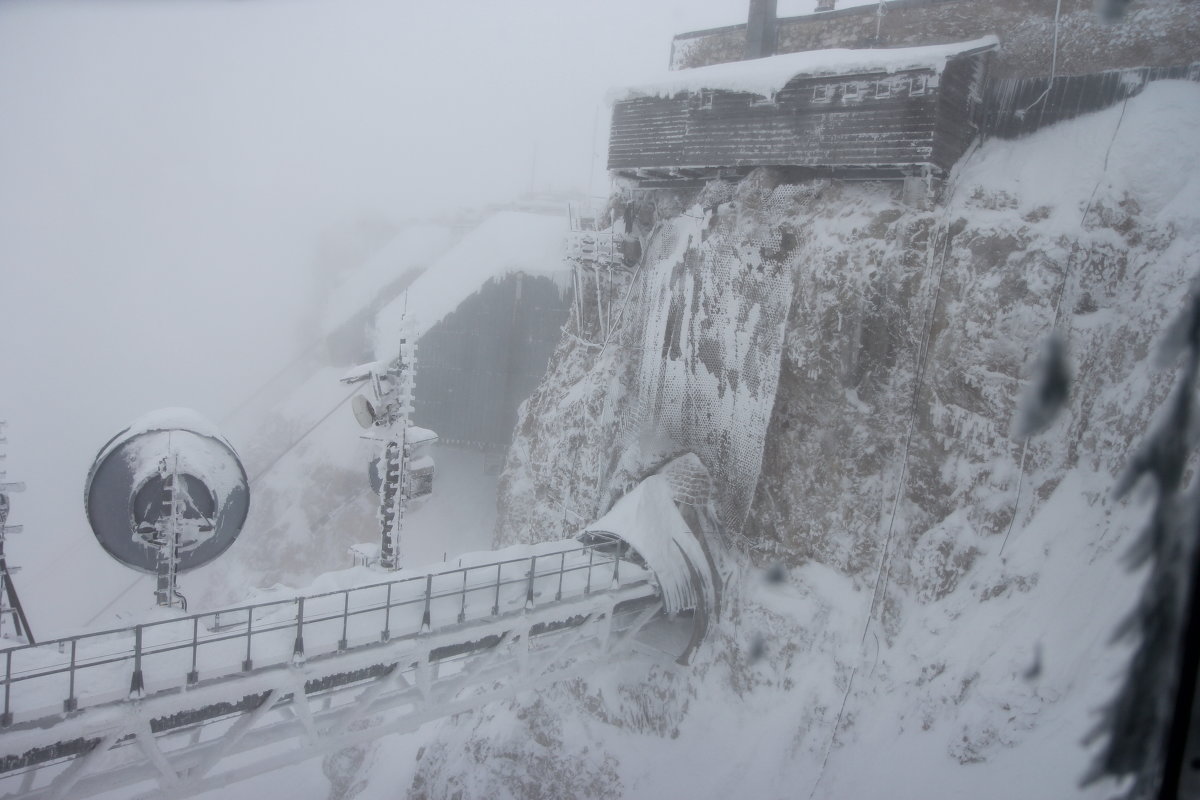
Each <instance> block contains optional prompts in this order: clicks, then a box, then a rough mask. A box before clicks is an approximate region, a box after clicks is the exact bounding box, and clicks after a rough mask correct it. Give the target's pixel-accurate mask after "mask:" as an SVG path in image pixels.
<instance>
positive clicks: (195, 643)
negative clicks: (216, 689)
mask: <svg viewBox="0 0 1200 800" xmlns="http://www.w3.org/2000/svg"><path fill="white" fill-rule="evenodd" d="M199 645H200V617H199V616H195V617H192V671H191V672H189V673H188V674H187V683H188V686H194V685H195V684H197V683H199V681H200V671H199V670H198V669H196V649H197V648H198V647H199Z"/></svg>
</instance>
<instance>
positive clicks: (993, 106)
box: [981, 53, 1200, 139]
mask: <svg viewBox="0 0 1200 800" xmlns="http://www.w3.org/2000/svg"><path fill="white" fill-rule="evenodd" d="M1198 55H1200V53H1198ZM1166 79H1182V80H1193V81H1200V62H1198V63H1195V64H1192V65H1190V66H1178V67H1143V68H1141V69H1121V70H1116V69H1114V70H1108V71H1106V72H1098V73H1095V74H1092V75H1069V76H1067V75H1063V76H1059V77H1057V78H1055V79H1054V80H1053V81H1051V80H1050V78H1049V77H1044V78H1007V79H1003V80H998V81H989V82H988V84H987V87H986V92H985V95H984V103H983V113H982V114H981V118H982V121H981V127H982V129H983V131H984V133H986V134H988V135H990V136H999V137H1001V138H1009V139H1011V138H1015V137H1018V136H1023V135H1024V134H1027V133H1033V132H1034V131H1036V130H1038V129H1039V128H1043V127H1045V126H1046V125H1052V124H1054V123H1055V122H1061V121H1062V120H1066V119H1072V118H1074V117H1077V116H1079V115H1080V114H1086V113H1087V112H1089V111H1098V110H1100V109H1102V108H1107V107H1109V106H1111V105H1114V104H1116V103H1118V102H1120V101H1122V100H1124V99H1125V98H1127V97H1132V96H1134V95H1136V94H1139V93H1140V92H1141V91H1142V89H1144V88H1145V87H1146V84H1148V83H1150V82H1151V81H1157V80H1166ZM1047 88H1049V91H1046V90H1047Z"/></svg>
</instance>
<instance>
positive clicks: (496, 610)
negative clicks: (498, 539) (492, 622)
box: [492, 564, 501, 617]
mask: <svg viewBox="0 0 1200 800" xmlns="http://www.w3.org/2000/svg"><path fill="white" fill-rule="evenodd" d="M500 566H501V565H500V564H497V565H496V602H494V603H492V616H493V617H494V616H496V615H497V614H499V613H500Z"/></svg>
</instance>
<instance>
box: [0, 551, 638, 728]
mask: <svg viewBox="0 0 1200 800" xmlns="http://www.w3.org/2000/svg"><path fill="white" fill-rule="evenodd" d="M585 554H586V561H585V560H584V555H585ZM556 555H557V556H559V557H558V558H554V556H556ZM598 556H599V557H598ZM575 557H578V558H577V559H576V558H575ZM568 559H571V560H577V561H578V562H579V563H568ZM622 559H625V560H628V557H627V556H622V554H621V552H620V550H619V549H612V544H611V543H609V542H600V543H594V544H589V545H582V546H579V547H574V548H570V549H566V550H557V551H551V552H547V553H541V554H531V555H529V556H524V557H520V558H509V559H503V560H501V561H492V562H488V563H484V564H474V565H469V566H460V567H455V568H452V569H446V570H442V571H440V572H430V573H426V574H424V575H414V576H410V577H405V578H400V579H397V580H393V581H381V582H379V583H372V584H366V585H363V586H352V587H349V588H346V589H335V590H331V591H325V592H317V593H314V594H308V595H298V596H295V597H292V598H287V599H279V600H267V601H264V602H260V603H249V604H246V605H241V606H234V607H232V608H224V609H220V610H217V611H207V612H202V613H196V614H190V615H187V616H182V617H177V618H174V619H166V620H157V621H153V622H147V623H142V624H139V625H134V626H130V627H126V628H112V629H106V630H102V631H89V632H86V633H82V634H77V635H74V636H66V637H61V638H58V639H51V640H48V641H43V642H39V643H37V644H24V645H19V646H16V647H12V648H9V649H8V650H5V651H4V660H3V665H0V666H2V668H3V686H4V701H3V702H4V707H3V712H2V713H0V731H2V730H3V729H4V728H6V727H8V726H11V725H12V724H13V719H14V712H13V703H12V700H13V691H12V687H13V686H14V685H18V684H24V683H26V682H28V681H34V680H37V679H45V678H49V677H52V676H56V675H66V676H67V680H66V681H64V683H65V684H66V685H65V686H64V687H63V690H64V691H65V697H63V711H64V712H73V711H76V710H78V709H79V707H80V703H81V699H82V700H84V701H86V697H84V698H81V697H80V696H79V692H78V688H79V686H80V685H81V682H80V681H79V676H80V674H81V673H84V674H85V675H86V674H89V673H88V671H89V670H94V669H96V668H99V667H104V666H108V665H112V664H117V663H121V662H127V661H130V660H131V659H132V661H133V665H132V672H131V673H125V675H126V676H127V677H128V679H129V688H130V696H131V697H136V696H141V695H142V694H143V693H144V692H145V691H146V688H145V687H146V677H147V675H150V676H151V677H152V678H153V679H154V680H153V685H156V686H160V687H161V684H162V683H163V679H164V675H165V676H166V679H168V680H169V679H171V678H172V677H173V676H174V675H175V672H174V669H175V666H174V665H171V666H168V665H162V664H160V665H159V666H160V668H159V669H157V670H153V674H151V672H152V670H148V669H146V667H145V661H146V660H147V659H152V658H154V657H157V656H162V655H164V654H168V653H177V652H179V651H188V650H190V651H191V658H190V659H189V660H188V666H189V668H187V669H186V674H182V673H180V675H179V677H181V678H183V679H184V680H185V682H186V685H188V686H191V685H194V684H196V683H198V682H199V680H200V674H201V668H200V663H199V662H200V656H201V655H202V654H208V653H212V652H214V651H216V650H217V649H218V648H219V647H220V646H221V645H222V643H229V642H235V641H244V642H245V649H244V653H243V656H242V658H241V664H240V667H241V669H240V670H239V669H236V668H235V669H230V668H224V669H218V670H217V671H216V672H215V673H214V672H213V671H212V670H211V669H210V671H209V677H228V676H230V675H235V674H244V673H247V672H250V671H252V670H253V669H255V659H254V640H255V639H256V638H257V639H259V640H262V637H264V636H266V637H272V636H275V635H277V634H279V633H280V632H281V631H293V632H294V639H293V640H292V641H291V642H290V644H291V646H290V647H288V648H286V649H285V648H283V647H281V646H280V642H278V641H276V642H275V647H274V649H273V650H272V652H271V653H270V655H269V656H267V658H268V659H269V660H268V661H267V662H265V663H263V664H260V665H259V666H260V667H262V666H276V665H279V664H284V663H288V661H289V660H291V661H292V663H302V662H303V661H304V660H305V658H306V657H307V654H306V652H305V631H306V630H308V631H312V629H313V627H314V626H318V625H321V624H328V623H332V622H335V621H337V620H341V621H342V626H341V635H340V638H337V639H336V645H333V646H329V645H318V648H319V650H318V652H320V653H322V654H325V653H337V652H344V651H347V650H352V649H355V648H356V647H361V646H366V645H368V644H372V643H373V642H371V641H361V640H362V636H361V635H359V636H357V637H355V638H356V640H359V644H356V645H354V646H353V647H352V646H350V645H351V641H350V636H349V631H350V628H351V621H352V620H353V619H355V618H361V617H363V616H364V615H369V614H379V613H380V612H382V613H383V625H382V628H381V629H378V639H376V640H374V641H375V642H378V641H389V640H390V639H392V638H393V634H392V630H391V628H392V626H393V625H395V624H396V621H397V617H398V616H400V615H396V614H394V613H393V612H394V611H395V610H396V609H404V608H408V607H411V606H416V605H417V604H421V605H422V606H423V608H422V610H421V611H420V612H419V613H420V621H419V622H418V623H417V624H416V625H415V626H412V630H411V631H410V632H408V633H404V634H402V636H401V638H410V637H418V636H422V635H424V634H425V633H427V632H428V631H429V630H430V628H431V615H432V614H434V612H433V609H435V608H438V607H439V606H442V605H444V604H442V603H440V602H439V601H444V600H446V599H447V598H455V597H457V598H460V599H459V602H458V603H457V604H455V607H454V608H453V609H451V610H450V615H451V620H452V621H451V622H442V624H441V626H440V627H444V626H446V625H452V624H456V623H462V622H465V621H466V620H467V607H468V604H467V596H468V595H470V594H473V593H479V594H476V597H477V598H478V597H482V596H484V595H483V594H482V593H488V594H490V595H491V596H490V597H488V598H487V600H485V601H482V602H484V603H487V605H486V606H484V608H486V610H487V611H489V612H490V613H481V614H476V615H474V616H475V618H476V619H486V618H488V617H489V616H496V615H498V614H499V613H500V611H501V605H502V604H501V592H502V590H503V589H504V587H508V586H517V585H521V586H523V587H524V591H523V592H521V595H523V599H524V604H523V606H522V605H520V604H519V599H520V598H518V596H517V594H516V593H515V592H510V593H509V594H510V595H511V597H509V598H507V599H506V600H505V601H504V605H509V604H511V605H512V607H513V609H514V610H516V609H519V608H521V607H524V608H526V609H528V608H532V607H533V606H534V604H535V595H536V594H537V593H536V592H535V586H536V584H537V583H538V581H539V580H542V579H550V580H549V581H548V584H547V585H546V586H545V587H544V589H543V591H544V592H545V593H546V594H547V595H549V596H551V597H553V601H555V602H556V601H559V600H561V599H562V598H563V597H564V590H563V580H564V576H567V575H570V574H572V573H576V572H580V571H584V570H586V571H587V577H586V579H585V580H582V581H580V583H582V587H581V588H579V587H577V589H578V591H576V592H574V593H573V594H575V595H578V596H586V595H588V594H591V593H592V592H593V591H595V589H594V588H593V587H594V586H596V585H607V584H604V583H603V580H604V579H603V578H602V577H599V576H598V577H597V578H596V580H593V574H592V573H593V572H594V571H595V570H597V569H600V570H603V572H602V575H605V576H607V575H609V574H610V575H611V582H612V585H613V586H616V585H618V584H619V581H620V575H621V564H620V562H621V561H622ZM539 561H540V562H541V563H539ZM515 564H527V569H526V570H525V571H524V572H523V573H522V574H521V575H519V576H515V575H512V574H511V570H510V574H509V575H507V576H506V575H505V571H504V568H505V567H506V566H511V565H515ZM635 566H636V565H635ZM493 570H494V573H493V574H490V577H486V578H483V579H482V580H479V579H476V580H471V578H473V577H475V576H472V575H471V574H470V573H472V572H473V571H479V572H480V575H481V576H482V575H489V573H492V571H493ZM460 573H461V574H462V579H461V581H457V580H455V581H454V583H455V586H453V587H447V586H445V585H443V586H439V587H437V588H435V585H434V584H435V582H439V579H441V580H440V582H442V583H443V584H444V583H446V578H447V576H455V575H458V574H460ZM633 574H634V575H636V574H637V573H636V571H635V572H634V573H633ZM596 581H601V583H600V584H597V583H596ZM421 583H423V584H424V586H423V587H421V589H420V590H417V591H408V592H405V591H403V590H401V591H396V590H397V589H398V588H399V587H407V588H410V589H416V587H417V586H418V585H419V584H421ZM372 591H375V592H379V593H385V594H386V597H385V598H380V599H377V598H376V597H373V596H371V595H370V594H369V593H370V592H372ZM337 597H341V598H342V601H341V603H335V604H332V605H336V606H339V607H340V608H338V609H337V610H334V608H333V607H332V605H330V604H328V603H326V605H327V606H329V607H322V605H321V601H328V600H329V599H330V598H337ZM352 597H355V598H361V599H362V600H364V601H365V602H363V603H362V604H361V605H358V604H354V603H352V602H351V599H352ZM477 602H478V601H477ZM306 604H307V606H308V607H307V609H306ZM289 606H290V607H292V612H291V613H290V614H281V613H280V612H281V611H283V610H284V609H286V608H287V607H289ZM414 613H415V612H414ZM445 614H446V609H445V608H444V607H442V608H440V609H439V610H438V612H437V613H436V615H437V616H439V617H441V616H444V615H445ZM223 616H228V617H231V618H233V619H235V620H237V621H236V622H233V623H232V624H233V625H234V626H236V627H238V628H239V630H237V631H234V632H228V630H227V629H224V628H222V627H219V626H220V619H221V617H223ZM204 619H211V620H213V621H214V626H213V627H208V626H206V630H208V631H209V634H210V635H202V633H201V631H200V624H201V621H202V620H204ZM256 623H257V624H256ZM404 624H405V625H406V626H407V625H408V624H409V621H408V620H406V622H405V623H404ZM167 625H174V626H178V627H179V628H180V633H179V634H178V635H177V636H171V637H170V638H169V639H167V640H166V641H155V640H154V637H153V635H151V636H150V641H147V640H146V638H147V634H148V633H149V634H153V632H155V631H160V630H163V628H164V626H167ZM130 636H132V637H133V646H132V648H128V647H122V648H121V649H114V647H112V646H110V647H103V648H99V647H96V645H97V644H99V642H100V641H101V640H103V639H104V638H105V637H121V638H128V637H130ZM329 638H330V639H331V640H332V637H329ZM310 639H311V637H310ZM322 641H323V640H322ZM113 644H114V645H115V644H116V643H115V642H114V643H113ZM229 646H230V645H226V647H229ZM261 648H262V645H260V646H259V649H260V652H261ZM53 649H57V650H58V652H59V653H60V654H63V655H66V653H67V652H68V651H69V657H66V658H63V659H61V660H60V661H59V662H58V663H56V664H54V665H46V664H40V665H38V664H34V665H29V666H25V667H20V665H17V666H18V667H19V668H15V667H14V660H17V661H18V662H19V661H20V659H21V656H22V655H24V654H29V653H48V652H51V651H52V650H53ZM92 650H100V652H89V651H92ZM236 658H237V657H236V656H231V654H230V653H226V654H225V662H223V663H231V664H236V663H237V662H236ZM84 685H86V684H84ZM115 686H116V687H117V688H119V686H120V684H119V683H117V684H115ZM113 690H114V686H111V685H108V684H105V686H104V687H103V688H102V689H100V690H99V691H97V692H94V693H93V694H99V695H104V694H107V695H108V696H110V697H111V693H112V691H113ZM61 696H62V695H60V697H61ZM38 705H44V704H42V703H38Z"/></svg>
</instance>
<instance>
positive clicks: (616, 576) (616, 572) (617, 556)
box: [612, 550, 621, 589]
mask: <svg viewBox="0 0 1200 800" xmlns="http://www.w3.org/2000/svg"><path fill="white" fill-rule="evenodd" d="M612 585H613V588H614V589H616V588H617V587H618V586H620V585H621V551H620V550H617V552H616V553H614V554H613V580H612Z"/></svg>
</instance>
